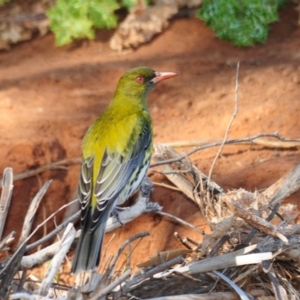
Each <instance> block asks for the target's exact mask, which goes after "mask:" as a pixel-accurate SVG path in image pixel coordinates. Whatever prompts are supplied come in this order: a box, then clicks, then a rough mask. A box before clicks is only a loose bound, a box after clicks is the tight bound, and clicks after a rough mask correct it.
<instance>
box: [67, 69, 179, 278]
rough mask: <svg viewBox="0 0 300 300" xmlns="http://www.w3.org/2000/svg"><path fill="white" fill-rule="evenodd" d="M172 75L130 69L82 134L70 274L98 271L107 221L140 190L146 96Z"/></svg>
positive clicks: (146, 151)
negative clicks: (77, 228) (76, 227)
mask: <svg viewBox="0 0 300 300" xmlns="http://www.w3.org/2000/svg"><path fill="white" fill-rule="evenodd" d="M176 75H177V74H176V73H174V72H156V71H154V70H152V69H151V68H148V67H136V68H133V69H130V70H129V71H127V72H126V73H125V74H124V75H123V76H122V77H121V78H120V79H119V82H118V84H117V88H116V91H115V93H114V96H113V98H112V101H111V102H110V104H109V106H108V107H107V109H106V110H105V111H104V112H103V113H102V114H101V115H100V116H99V117H98V118H97V119H96V120H95V122H94V123H93V124H92V125H91V126H90V127H89V129H88V130H87V132H86V134H85V135H84V138H83V141H82V164H81V170H80V178H79V184H78V198H79V203H80V209H81V213H80V215H81V216H80V225H81V235H80V237H79V240H78V243H77V246H76V250H75V256H74V259H73V263H72V268H71V272H72V273H73V274H77V273H79V272H81V271H85V272H86V271H93V270H95V269H96V268H97V267H98V266H99V264H100V257H101V246H102V242H103V238H104V235H105V227H106V223H107V220H108V218H109V217H110V215H111V214H112V213H114V212H115V210H116V206H117V205H121V204H123V203H124V202H125V201H126V200H127V199H128V198H129V197H130V196H131V195H132V194H133V193H135V192H136V191H137V190H138V189H139V187H140V186H141V184H142V182H143V180H144V178H145V176H146V173H147V171H148V168H149V165H150V160H151V154H152V119H151V115H150V112H149V108H148V105H147V95H148V94H149V92H150V91H151V90H153V88H154V87H155V86H156V85H157V84H158V83H159V82H161V81H163V80H166V79H169V78H171V77H174V76H176Z"/></svg>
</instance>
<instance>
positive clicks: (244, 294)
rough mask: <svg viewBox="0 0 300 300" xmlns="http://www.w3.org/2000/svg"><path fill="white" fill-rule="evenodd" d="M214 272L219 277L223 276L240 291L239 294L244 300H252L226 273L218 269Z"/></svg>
mask: <svg viewBox="0 0 300 300" xmlns="http://www.w3.org/2000/svg"><path fill="white" fill-rule="evenodd" d="M214 273H215V274H216V275H218V276H219V277H221V278H222V279H223V280H224V281H226V282H227V283H228V284H229V285H230V286H231V287H232V288H233V289H234V290H235V291H236V292H237V293H238V295H239V296H240V298H241V299H242V300H250V298H249V297H248V296H247V294H246V293H245V292H244V291H243V290H242V289H241V288H240V287H238V286H237V285H236V284H235V283H234V282H233V281H232V280H230V279H229V278H228V277H226V276H225V275H224V274H222V273H220V272H218V271H214Z"/></svg>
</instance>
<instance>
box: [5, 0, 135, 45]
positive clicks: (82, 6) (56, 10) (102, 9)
mask: <svg viewBox="0 0 300 300" xmlns="http://www.w3.org/2000/svg"><path fill="white" fill-rule="evenodd" d="M0 1H3V0H0ZM135 2H136V0H123V1H122V5H123V6H125V7H126V8H130V7H131V6H133V5H134V4H135ZM118 8H120V5H119V4H118V3H117V1H116V0H57V2H56V6H55V7H53V8H51V9H50V10H48V12H47V17H48V18H49V19H50V22H51V23H50V29H51V31H52V32H53V33H54V34H55V40H56V44H57V45H58V46H61V45H65V44H69V43H70V42H72V40H73V39H81V38H88V39H93V38H94V36H95V32H94V29H95V28H108V29H110V28H115V27H116V26H117V17H116V15H115V14H114V12H115V10H117V9H118Z"/></svg>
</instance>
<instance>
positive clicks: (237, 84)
mask: <svg viewBox="0 0 300 300" xmlns="http://www.w3.org/2000/svg"><path fill="white" fill-rule="evenodd" d="M239 70H240V62H238V63H237V66H236V77H235V100H234V102H235V105H234V111H233V115H232V116H231V119H230V121H229V124H228V126H227V128H226V131H225V136H224V138H223V141H222V144H221V145H220V148H219V150H218V152H217V154H216V156H215V158H214V160H213V162H212V164H211V167H210V169H209V173H208V185H209V182H210V178H211V175H212V172H213V169H214V166H215V164H216V162H217V159H218V158H219V156H220V154H221V152H222V150H223V148H224V145H225V142H226V140H227V138H228V134H229V131H230V128H231V126H232V123H233V121H234V119H235V118H236V115H237V112H238V107H239V106H238V104H239Z"/></svg>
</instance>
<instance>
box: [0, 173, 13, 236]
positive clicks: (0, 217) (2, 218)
mask: <svg viewBox="0 0 300 300" xmlns="http://www.w3.org/2000/svg"><path fill="white" fill-rule="evenodd" d="M1 185H2V193H1V198H0V240H1V238H2V233H3V229H4V225H5V223H6V217H7V213H8V210H9V206H10V200H11V195H12V190H13V171H12V168H6V169H5V170H4V172H3V180H2V181H1Z"/></svg>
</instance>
